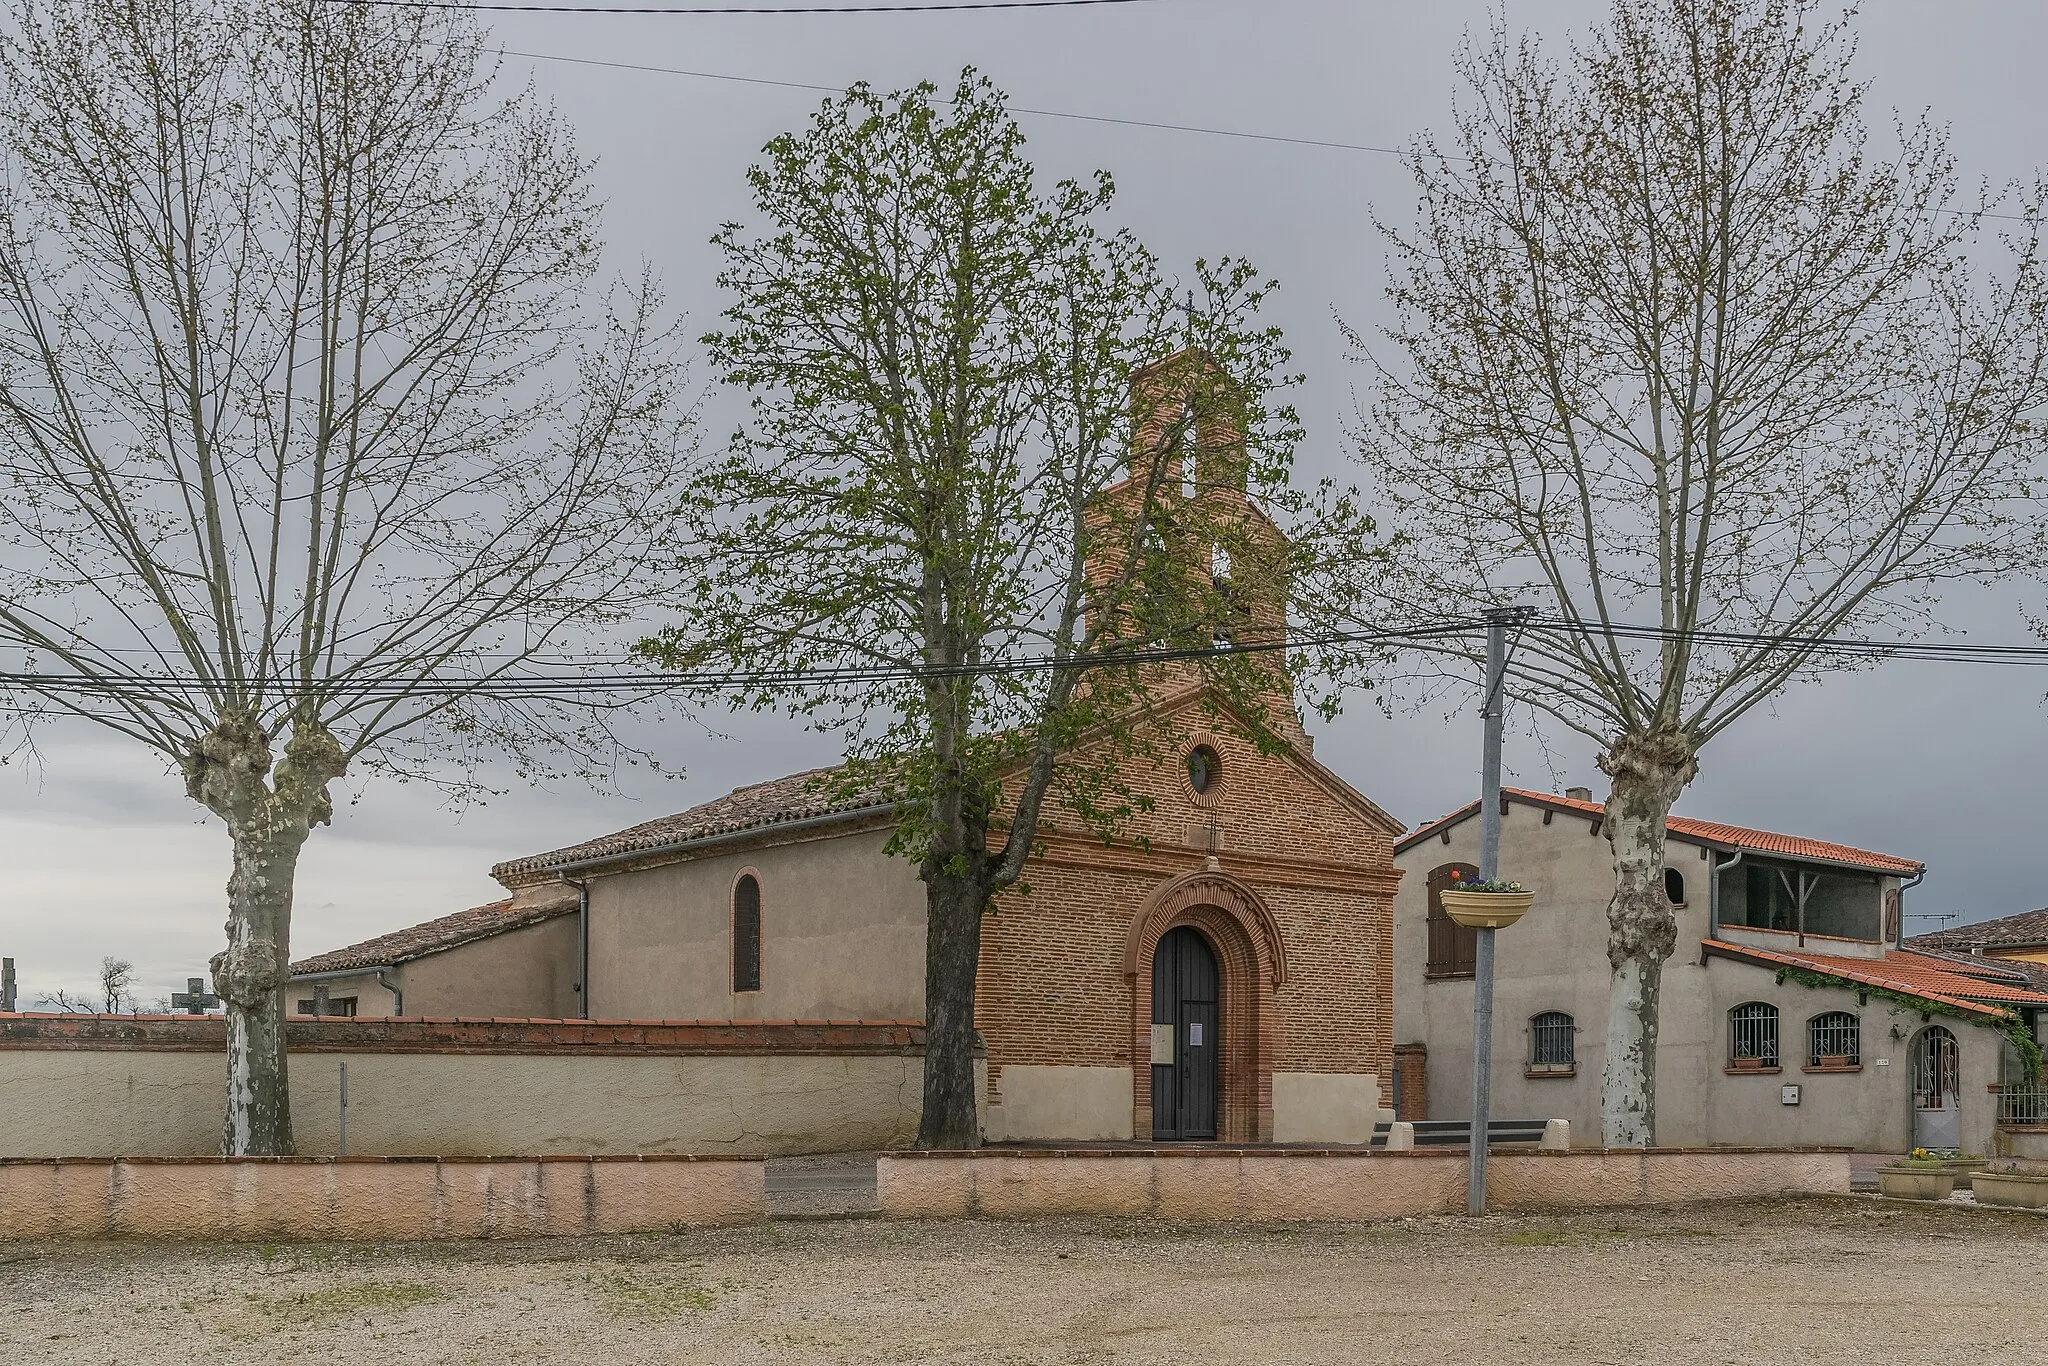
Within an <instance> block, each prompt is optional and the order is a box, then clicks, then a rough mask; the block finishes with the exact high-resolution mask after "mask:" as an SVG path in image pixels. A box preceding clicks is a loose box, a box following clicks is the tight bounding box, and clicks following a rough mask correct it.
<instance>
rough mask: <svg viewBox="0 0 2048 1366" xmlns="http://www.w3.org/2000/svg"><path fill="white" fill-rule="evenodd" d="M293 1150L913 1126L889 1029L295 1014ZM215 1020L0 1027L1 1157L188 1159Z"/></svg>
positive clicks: (199, 1118)
mask: <svg viewBox="0 0 2048 1366" xmlns="http://www.w3.org/2000/svg"><path fill="white" fill-rule="evenodd" d="M287 1033H288V1035H289V1043H290V1047H291V1104H292V1125H293V1129H294V1131H295V1134H296V1137H297V1140H298V1147H299V1151H300V1152H301V1153H305V1154H325V1153H334V1152H337V1151H339V1149H340V1138H341V1134H340V1129H341V1069H342V1067H343V1065H346V1066H347V1068H348V1099H349V1109H348V1151H349V1152H350V1153H374V1154H380V1155H420V1156H454V1155H478V1156H484V1155H491V1154H503V1153H520V1154H531V1153H593V1154H626V1153H734V1154H748V1155H755V1154H781V1153H801V1152H826V1151H844V1150H849V1149H862V1148H883V1147H891V1146H897V1145H902V1144H907V1143H909V1142H910V1141H911V1140H912V1139H913V1138H914V1137H915V1136H916V1133H917V1121H918V1114H919V1109H920V1104H921V1091H922V1085H923V1077H924V1057H923V1054H924V1047H923V1044H924V1038H923V1035H924V1031H923V1028H922V1027H921V1026H919V1025H916V1024H914V1023H911V1022H904V1021H870V1022H808V1023H807V1022H801V1021H781V1022H772V1021H771V1022H750V1023H741V1024H733V1023H731V1022H723V1021H713V1022H658V1021H625V1020H620V1021H563V1020H552V1021H550V1020H423V1019H417V1018H411V1017H408V1018H405V1019H399V1020H340V1019H337V1020H326V1019H322V1020H299V1019H295V1020H292V1021H291V1022H290V1023H289V1024H288V1025H287ZM223 1045H224V1040H223V1036H222V1033H221V1021H220V1019H219V1018H218V1017H213V1018H206V1019H189V1018H186V1019H179V1018H160V1017H156V1018H153V1017H140V1018H138V1017H113V1016H109V1017H97V1018H95V1017H86V1016H74V1017H57V1018H54V1019H53V1018H49V1017H36V1016H0V1095H5V1096H6V1097H8V1104H9V1107H10V1111H11V1112H12V1113H15V1114H25V1115H34V1116H35V1120H34V1122H33V1123H13V1124H8V1125H5V1126H0V1157H37V1158H41V1157H125V1156H150V1157H180V1156H189V1157H197V1156H204V1155H209V1154H213V1153H217V1152H218V1151H219V1149H220V1127H221V1117H222V1113H223V1111H224V1109H225V1107H226V1103H227V1079H226V1063H225V1057H224V1052H223Z"/></svg>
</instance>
